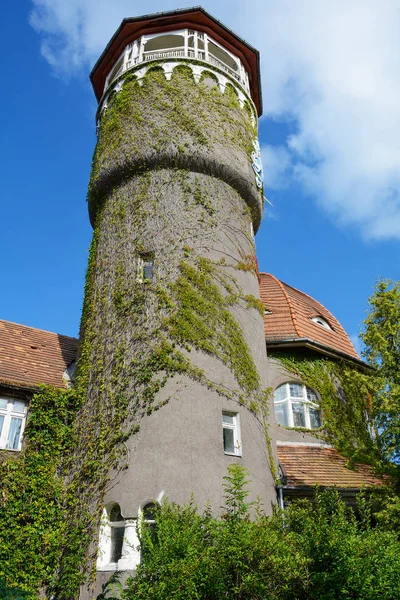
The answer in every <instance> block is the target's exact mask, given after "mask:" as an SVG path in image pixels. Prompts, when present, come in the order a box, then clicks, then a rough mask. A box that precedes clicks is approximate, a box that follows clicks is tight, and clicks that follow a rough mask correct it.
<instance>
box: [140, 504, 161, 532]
mask: <svg viewBox="0 0 400 600" xmlns="http://www.w3.org/2000/svg"><path fill="white" fill-rule="evenodd" d="M156 513H157V504H156V503H155V502H149V503H148V504H146V505H145V506H144V507H143V508H142V515H143V521H144V522H145V524H146V527H148V528H149V529H151V530H152V531H154V530H155V528H156Z"/></svg>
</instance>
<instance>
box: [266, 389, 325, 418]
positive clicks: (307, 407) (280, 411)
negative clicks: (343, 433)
mask: <svg viewBox="0 0 400 600" xmlns="http://www.w3.org/2000/svg"><path fill="white" fill-rule="evenodd" d="M274 408H275V419H276V421H277V423H279V425H283V426H285V427H304V428H305V429H318V427H321V410H320V406H319V400H318V396H317V394H316V393H315V392H314V390H312V389H311V388H309V387H306V386H305V385H303V384H302V383H297V382H291V383H289V382H288V383H284V384H282V385H280V386H279V387H278V388H276V390H275V393H274Z"/></svg>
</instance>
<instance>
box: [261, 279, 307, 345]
mask: <svg viewBox="0 0 400 600" xmlns="http://www.w3.org/2000/svg"><path fill="white" fill-rule="evenodd" d="M265 275H268V276H269V277H272V279H274V280H275V281H276V282H277V284H278V285H279V287H280V288H281V290H282V292H283V295H284V296H285V298H286V301H287V303H288V306H289V310H290V316H291V318H292V322H293V327H294V330H295V332H296V333H297V335H298V336H299V337H302V334H301V332H300V330H299V326H298V324H297V318H296V312H295V310H294V307H293V304H292V301H291V299H290V298H289V294H288V293H287V292H286V290H285V288H284V287H283V285H284V284H283V282H282V281H281V280H280V279H278V278H277V277H275V275H272V273H265ZM285 285H286V284H285ZM289 287H290V286H289Z"/></svg>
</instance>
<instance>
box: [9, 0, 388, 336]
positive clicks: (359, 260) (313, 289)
mask: <svg viewBox="0 0 400 600" xmlns="http://www.w3.org/2000/svg"><path fill="white" fill-rule="evenodd" d="M203 5H204V7H205V8H206V9H207V10H209V11H210V12H211V13H212V14H214V15H215V16H216V17H217V18H218V19H220V20H222V21H223V22H224V23H226V24H227V25H228V26H229V27H231V28H232V29H234V30H235V31H236V32H237V33H238V34H239V35H241V36H242V37H244V38H245V39H247V40H248V41H249V42H250V43H251V44H253V45H254V46H255V47H257V48H258V49H259V50H260V51H261V64H262V77H263V97H264V113H265V115H264V117H263V118H262V119H261V121H260V141H261V145H262V148H263V158H264V170H265V174H266V183H267V188H266V195H267V197H268V198H269V200H270V201H271V202H272V204H273V207H271V206H267V210H266V215H265V218H264V221H263V224H262V227H261V229H260V231H259V233H258V235H257V239H256V241H257V252H258V258H259V263H260V268H261V270H263V271H267V272H271V273H273V274H274V275H276V276H277V277H278V278H280V279H282V280H283V281H285V282H286V283H289V284H290V285H293V286H295V287H298V288H299V289H301V290H303V291H304V292H306V293H308V294H310V295H311V296H314V297H315V298H316V299H318V300H319V301H320V302H322V303H323V304H324V305H325V306H326V307H327V308H329V309H330V310H331V311H332V312H333V313H334V314H335V316H336V317H337V318H338V319H339V320H340V321H341V323H342V324H343V326H344V327H345V329H346V330H347V331H348V333H349V334H350V335H351V336H356V335H357V333H358V331H359V328H360V325H361V323H362V320H363V318H364V316H365V311H366V307H367V298H368V296H369V295H370V294H371V292H372V289H373V286H374V283H375V281H376V279H377V278H378V277H390V278H393V279H400V273H399V254H400V202H399V192H400V169H399V166H400V144H399V140H400V119H399V106H400V75H399V73H400V69H399V66H400V65H399V62H400V41H399V38H398V30H399V26H400V5H399V3H398V2H397V1H396V0H393V1H392V0H381V2H379V3H378V2H376V0H353V2H351V3H349V2H347V1H344V0H343V1H342V0H337V1H336V2H335V3H328V2H318V1H317V0H302V1H301V2H296V3H295V2H289V1H285V0H282V1H281V2H279V3H276V2H274V1H273V0H255V1H254V2H251V3H250V2H243V1H241V2H239V1H236V0H229V1H228V0H214V1H213V2H211V0H210V1H204V2H203ZM184 6H187V3H186V2H183V3H177V2H176V0H174V3H173V5H171V4H170V3H168V2H165V1H161V0H159V1H154V2H144V1H138V2H135V1H134V0H129V1H128V0H114V1H113V3H110V2H108V1H106V0H68V2H65V1H64V0H31V1H29V0H20V1H19V2H15V0H5V6H4V4H3V18H2V20H1V22H0V29H1V38H0V39H1V42H0V43H1V44H2V46H3V47H2V49H1V50H2V52H1V56H2V76H3V93H2V95H1V97H0V108H1V114H2V116H3V119H2V128H1V130H2V131H1V133H2V135H1V137H0V153H1V164H2V196H3V199H2V203H1V206H2V210H1V216H2V218H1V223H2V227H1V232H2V246H3V260H2V261H1V266H0V270H1V280H2V282H3V285H2V293H1V296H0V318H3V319H7V320H10V321H14V322H17V323H23V324H26V325H31V326H34V327H39V328H42V329H47V330H50V331H57V332H59V333H63V334H66V335H77V333H78V328H79V319H80V311H81V307H82V299H83V283H84V274H85V270H86V261H87V249H88V245H89V243H90V238H91V228H90V225H89V221H88V217H87V205H86V189H87V182H88V178H89V172H90V162H91V157H92V153H93V149H94V145H95V123H94V114H95V109H96V104H95V100H94V96H93V93H92V91H91V87H90V83H89V80H88V75H89V72H90V69H91V67H92V65H93V64H94V62H95V60H96V58H97V57H98V55H99V54H100V52H101V51H102V49H103V48H104V46H105V44H106V43H107V41H108V39H109V38H110V37H111V35H112V33H113V32H114V30H115V29H116V27H117V26H118V25H119V23H120V21H121V19H122V18H123V17H124V16H135V15H139V14H145V13H149V12H155V11H158V10H169V9H172V8H177V7H184Z"/></svg>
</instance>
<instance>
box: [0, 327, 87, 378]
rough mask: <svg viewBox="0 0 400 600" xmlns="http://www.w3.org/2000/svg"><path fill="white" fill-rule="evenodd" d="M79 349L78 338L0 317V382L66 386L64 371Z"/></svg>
mask: <svg viewBox="0 0 400 600" xmlns="http://www.w3.org/2000/svg"><path fill="white" fill-rule="evenodd" d="M77 351H78V340H76V339H75V338H72V337H67V336H65V335H59V334H57V333H51V332H49V331H42V330H41V329H34V328H33V327H26V326H25V325H17V324H16V323H10V322H9V321H3V320H0V383H4V384H11V385H17V386H18V385H19V386H23V387H35V386H37V385H39V384H41V383H47V384H51V385H55V386H57V387H65V382H64V380H63V373H64V371H65V369H66V368H67V367H68V365H69V364H70V363H71V362H72V361H73V360H75V358H76V355H77Z"/></svg>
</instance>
